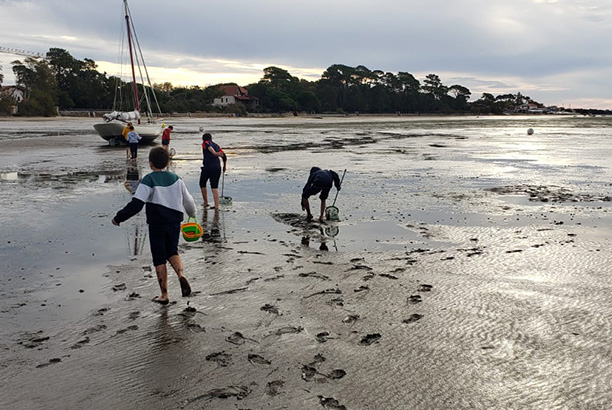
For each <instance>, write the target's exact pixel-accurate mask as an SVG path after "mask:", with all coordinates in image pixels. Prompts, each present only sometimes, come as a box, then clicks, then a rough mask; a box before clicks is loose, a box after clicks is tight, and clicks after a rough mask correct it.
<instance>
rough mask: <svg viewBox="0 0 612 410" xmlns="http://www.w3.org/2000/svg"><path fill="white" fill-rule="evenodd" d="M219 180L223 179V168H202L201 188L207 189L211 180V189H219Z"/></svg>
mask: <svg viewBox="0 0 612 410" xmlns="http://www.w3.org/2000/svg"><path fill="white" fill-rule="evenodd" d="M219 178H221V168H206V167H202V172H201V173H200V188H206V182H207V181H208V180H210V189H217V188H219Z"/></svg>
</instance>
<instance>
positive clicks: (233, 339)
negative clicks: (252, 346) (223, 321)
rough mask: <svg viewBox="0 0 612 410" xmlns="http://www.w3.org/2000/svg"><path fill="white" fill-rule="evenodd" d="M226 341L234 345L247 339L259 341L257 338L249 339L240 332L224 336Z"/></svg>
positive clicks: (240, 343)
mask: <svg viewBox="0 0 612 410" xmlns="http://www.w3.org/2000/svg"><path fill="white" fill-rule="evenodd" d="M225 340H226V341H228V342H230V343H231V344H235V345H243V344H244V343H245V342H246V341H247V340H248V341H250V342H253V343H259V342H258V341H257V340H253V339H249V338H248V337H245V336H244V335H243V334H242V333H240V332H234V333H232V334H231V335H229V336H228V337H226V338H225Z"/></svg>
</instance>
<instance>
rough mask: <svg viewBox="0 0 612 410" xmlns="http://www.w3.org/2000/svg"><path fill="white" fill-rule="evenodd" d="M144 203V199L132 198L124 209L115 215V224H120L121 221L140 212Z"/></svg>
mask: <svg viewBox="0 0 612 410" xmlns="http://www.w3.org/2000/svg"><path fill="white" fill-rule="evenodd" d="M144 205H145V203H144V202H143V201H142V200H140V199H138V198H132V200H131V201H130V202H129V203H128V204H127V205H126V206H125V207H124V208H123V209H122V210H120V211H119V212H117V215H115V217H114V218H113V221H112V222H113V225H116V226H119V224H120V223H121V222H124V221H127V220H128V219H130V218H131V217H133V216H134V215H136V214H137V213H138V212H140V211H141V210H142V208H143V207H144Z"/></svg>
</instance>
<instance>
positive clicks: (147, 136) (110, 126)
mask: <svg viewBox="0 0 612 410" xmlns="http://www.w3.org/2000/svg"><path fill="white" fill-rule="evenodd" d="M94 128H95V130H96V132H97V133H98V135H100V137H102V138H103V139H105V140H106V141H108V142H109V143H112V142H116V143H118V142H123V141H124V139H123V135H122V134H121V133H122V132H123V129H124V128H125V124H121V123H118V122H105V123H101V124H94ZM134 130H135V131H136V132H137V133H138V135H140V136H141V137H142V139H141V140H140V143H141V144H152V143H153V141H155V140H156V139H157V138H158V137H159V136H160V134H161V132H162V127H161V126H159V125H134Z"/></svg>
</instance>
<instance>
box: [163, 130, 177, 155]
mask: <svg viewBox="0 0 612 410" xmlns="http://www.w3.org/2000/svg"><path fill="white" fill-rule="evenodd" d="M173 129H174V127H173V126H172V125H169V126H168V128H164V132H162V147H164V149H165V150H166V151H168V149H169V148H170V132H172V130H173Z"/></svg>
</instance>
